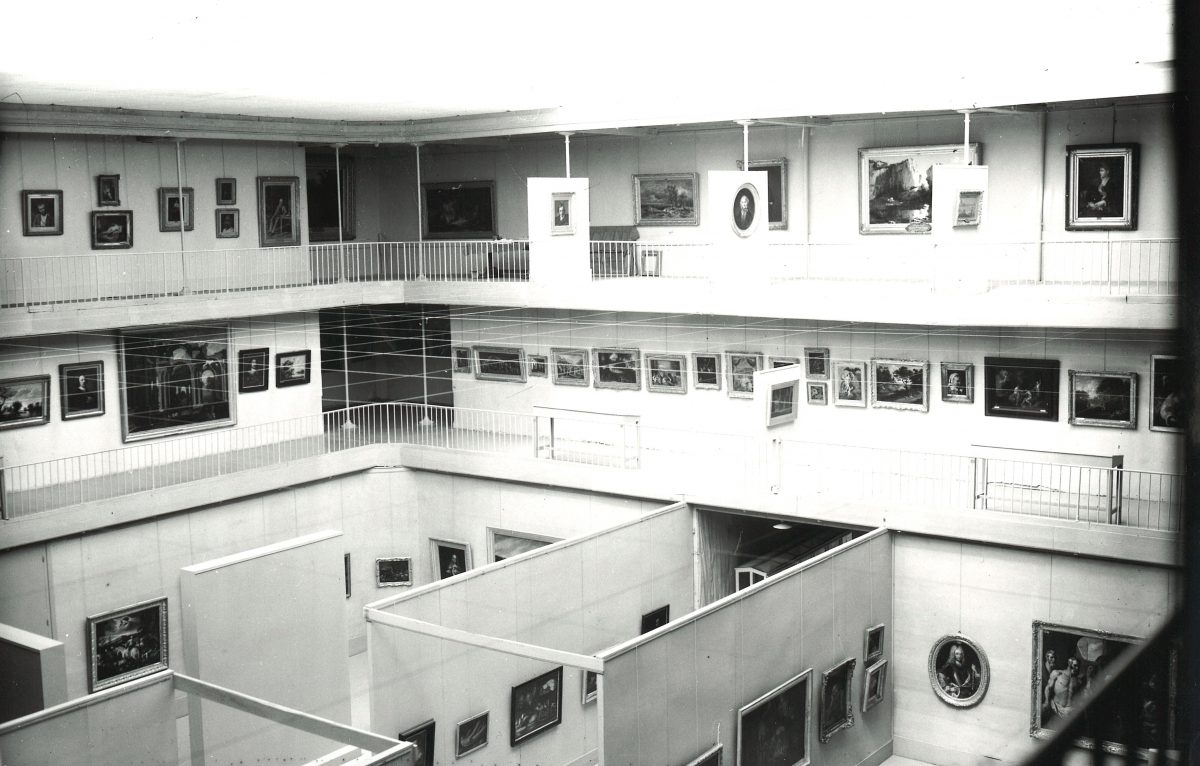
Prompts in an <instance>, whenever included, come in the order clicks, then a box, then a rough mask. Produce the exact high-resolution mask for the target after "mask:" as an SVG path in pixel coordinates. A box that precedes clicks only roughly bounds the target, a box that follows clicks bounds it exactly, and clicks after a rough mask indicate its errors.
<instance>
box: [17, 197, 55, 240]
mask: <svg viewBox="0 0 1200 766" xmlns="http://www.w3.org/2000/svg"><path fill="white" fill-rule="evenodd" d="M21 233H22V234H24V235H25V236H26V237H48V236H57V235H60V234H62V233H63V193H62V190H61V189H53V190H47V189H40V190H39V189H34V190H23V191H22V192H21Z"/></svg>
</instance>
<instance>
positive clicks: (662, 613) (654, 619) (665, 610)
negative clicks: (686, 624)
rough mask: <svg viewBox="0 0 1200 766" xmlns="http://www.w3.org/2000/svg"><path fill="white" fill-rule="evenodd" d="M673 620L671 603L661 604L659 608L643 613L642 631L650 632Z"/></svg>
mask: <svg viewBox="0 0 1200 766" xmlns="http://www.w3.org/2000/svg"><path fill="white" fill-rule="evenodd" d="M670 621H671V605H670V604H667V605H666V606H660V607H659V608H658V609H654V610H652V611H649V612H646V613H645V614H643V615H642V630H641V632H642V633H649V632H650V631H652V630H656V629H658V628H661V627H662V626H663V625H666V624H667V623H668V622H670Z"/></svg>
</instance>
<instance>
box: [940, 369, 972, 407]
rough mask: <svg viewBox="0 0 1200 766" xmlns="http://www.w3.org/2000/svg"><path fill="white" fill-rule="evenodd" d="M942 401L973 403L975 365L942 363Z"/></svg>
mask: <svg viewBox="0 0 1200 766" xmlns="http://www.w3.org/2000/svg"><path fill="white" fill-rule="evenodd" d="M939 366H940V367H941V372H942V401H943V402H965V403H971V402H974V401H975V365H973V364H970V363H968V362H942V363H941V365H939Z"/></svg>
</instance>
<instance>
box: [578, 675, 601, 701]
mask: <svg viewBox="0 0 1200 766" xmlns="http://www.w3.org/2000/svg"><path fill="white" fill-rule="evenodd" d="M580 672H581V673H582V674H583V675H582V677H581V678H580V679H579V686H580V688H581V689H582V690H583V702H582V704H584V705H590V704H592V703H593V702H595V701H596V698H597V697H599V696H600V682H599V679H600V676H599V675H597V674H596V673H593V672H592V671H590V670H581V671H580Z"/></svg>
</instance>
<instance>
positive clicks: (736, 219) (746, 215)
mask: <svg viewBox="0 0 1200 766" xmlns="http://www.w3.org/2000/svg"><path fill="white" fill-rule="evenodd" d="M761 207H762V202H761V199H760V198H759V194H758V187H757V186H755V185H754V184H752V183H744V184H742V185H741V186H739V187H738V188H737V191H736V192H734V193H733V210H732V211H731V213H730V216H729V225H730V227H732V228H733V233H734V234H736V235H738V236H739V237H749V236H750V235H751V234H753V233H754V232H755V231H756V230H757V229H758V221H759V218H760V217H761V216H760V215H759V214H758V211H759V209H760V208H761Z"/></svg>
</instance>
